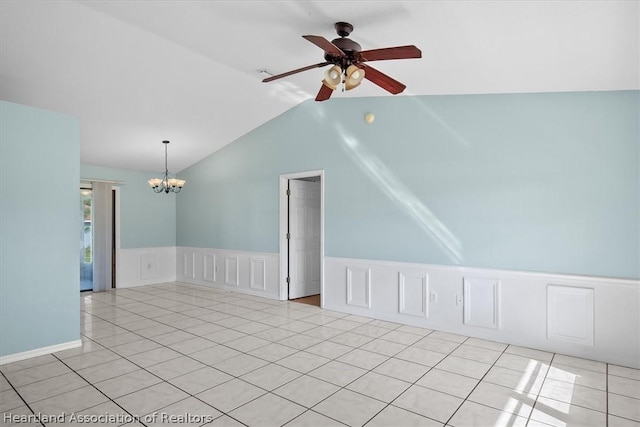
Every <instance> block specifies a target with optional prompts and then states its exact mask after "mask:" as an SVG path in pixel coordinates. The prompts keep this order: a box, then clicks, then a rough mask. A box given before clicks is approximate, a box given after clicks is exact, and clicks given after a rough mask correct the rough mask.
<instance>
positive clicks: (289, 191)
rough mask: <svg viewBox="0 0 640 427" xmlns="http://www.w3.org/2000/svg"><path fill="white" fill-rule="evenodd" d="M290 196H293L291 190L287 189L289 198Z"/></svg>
mask: <svg viewBox="0 0 640 427" xmlns="http://www.w3.org/2000/svg"><path fill="white" fill-rule="evenodd" d="M290 195H291V190H289V189H288V188H287V196H290Z"/></svg>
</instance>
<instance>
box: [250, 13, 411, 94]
mask: <svg viewBox="0 0 640 427" xmlns="http://www.w3.org/2000/svg"><path fill="white" fill-rule="evenodd" d="M334 28H335V29H336V32H337V33H338V35H339V36H340V37H339V38H336V39H334V40H332V41H329V40H327V39H325V38H324V37H322V36H309V35H308V36H302V37H303V38H305V39H306V40H308V41H310V42H311V43H313V44H315V45H316V46H318V47H319V48H320V49H322V50H324V59H325V61H324V62H320V63H318V64H313V65H309V66H306V67H302V68H298V69H296V70H291V71H287V72H286V73H282V74H277V75H275V76H271V77H267V78H266V79H264V80H262V81H263V82H264V83H267V82H271V81H273V80H277V79H281V78H283V77H287V76H290V75H292V74H297V73H301V72H303V71H307V70H311V69H313V68H320V67H324V66H325V65H333V67H331V68H330V69H329V70H327V71H326V72H325V74H324V80H323V81H322V86H321V87H320V91H319V92H318V95H317V96H316V101H326V100H327V99H329V98H330V97H331V94H332V93H333V91H334V90H336V89H337V87H338V85H340V84H341V83H342V84H343V85H344V89H346V90H351V89H353V88H355V87H357V86H358V85H360V83H361V82H362V79H367V80H369V81H370V82H372V83H375V84H377V85H378V86H380V87H381V88H382V89H384V90H386V91H387V92H390V93H392V94H393V95H397V94H399V93H401V92H402V91H403V90H404V89H405V88H406V86H405V85H404V84H402V83H400V82H399V81H397V80H395V79H393V78H391V77H389V76H388V75H386V74H384V73H382V72H380V71H378V70H376V69H375V68H373V67H371V66H370V65H367V64H365V62H370V61H383V60H388V59H409V58H422V52H421V51H420V49H418V48H417V47H415V46H413V45H407V46H396V47H387V48H382V49H372V50H362V47H361V46H360V44H358V43H357V42H355V41H353V40H351V39H349V38H348V37H347V36H348V35H349V34H351V32H352V31H353V25H351V24H349V23H347V22H337V23H336V24H335V25H334Z"/></svg>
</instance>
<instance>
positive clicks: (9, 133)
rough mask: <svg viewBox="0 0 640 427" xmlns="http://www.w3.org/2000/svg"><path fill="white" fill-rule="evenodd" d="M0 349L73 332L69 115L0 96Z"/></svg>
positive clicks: (74, 156)
mask: <svg viewBox="0 0 640 427" xmlns="http://www.w3.org/2000/svg"><path fill="white" fill-rule="evenodd" d="M0 123H1V124H0V355H2V356H5V355H9V354H15V353H21V352H24V351H28V350H32V349H36V348H41V347H47V346H51V345H56V344H61V343H68V342H71V341H75V340H78V339H80V320H79V319H80V307H79V289H80V278H79V257H80V253H79V241H80V233H81V210H80V194H79V190H78V182H79V179H80V145H79V127H78V121H77V120H76V119H75V118H72V117H69V116H65V115H62V114H58V113H52V112H49V111H44V110H40V109H36V108H31V107H26V106H23V105H18V104H13V103H9V102H4V101H0Z"/></svg>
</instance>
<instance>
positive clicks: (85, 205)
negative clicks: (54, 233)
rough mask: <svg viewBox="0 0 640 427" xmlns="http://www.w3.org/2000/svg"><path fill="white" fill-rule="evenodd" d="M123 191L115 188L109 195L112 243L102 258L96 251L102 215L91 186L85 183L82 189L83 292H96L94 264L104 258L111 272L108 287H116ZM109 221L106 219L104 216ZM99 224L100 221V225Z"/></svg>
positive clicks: (81, 258) (110, 237)
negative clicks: (98, 209) (97, 207)
mask: <svg viewBox="0 0 640 427" xmlns="http://www.w3.org/2000/svg"><path fill="white" fill-rule="evenodd" d="M118 190H119V188H118V187H112V188H111V191H110V193H109V197H110V199H111V202H110V204H109V205H110V206H109V207H107V209H109V210H110V212H109V215H107V216H106V218H109V223H110V227H109V229H110V232H109V235H108V236H106V238H107V241H108V242H109V248H110V249H108V253H107V254H106V255H105V254H102V255H101V252H103V251H100V250H96V247H95V227H96V218H97V217H98V216H99V215H98V214H99V212H96V210H95V209H96V206H95V203H94V197H93V188H92V185H91V183H83V184H82V186H81V187H80V209H81V218H82V224H81V227H82V228H81V232H80V292H86V291H93V290H94V263H95V262H98V261H100V260H96V256H97V257H100V256H104V257H105V258H108V259H109V264H110V265H109V267H108V268H109V270H110V271H111V274H110V280H109V282H108V284H107V286H108V287H110V288H112V289H113V288H115V287H116V259H117V256H118V250H117V248H118V243H119V242H118V235H119V229H118V226H119V221H118V217H119V209H118V205H119V191H118ZM100 216H101V217H105V215H104V214H103V215H100ZM98 222H99V221H98Z"/></svg>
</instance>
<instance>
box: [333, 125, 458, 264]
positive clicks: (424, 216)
mask: <svg viewBox="0 0 640 427" xmlns="http://www.w3.org/2000/svg"><path fill="white" fill-rule="evenodd" d="M336 130H337V132H338V135H339V136H340V142H341V143H342V147H343V148H344V150H345V151H346V152H347V154H348V155H349V156H350V157H351V159H352V160H353V161H354V162H355V163H356V164H357V165H358V166H359V167H360V169H362V171H363V172H365V173H366V174H367V176H368V177H369V178H370V179H371V180H372V181H373V182H374V183H376V184H377V185H378V187H379V188H380V189H381V190H382V191H383V192H384V194H385V195H386V196H387V197H388V198H389V199H390V200H391V201H392V202H394V203H395V205H396V206H398V207H399V208H401V209H402V211H403V212H404V213H405V214H407V215H408V216H409V217H410V218H411V219H413V220H414V221H415V223H416V224H418V226H420V228H421V229H422V230H423V231H424V232H425V233H426V234H427V235H428V236H429V237H430V238H431V239H432V240H433V241H434V242H435V243H436V244H437V245H438V246H439V247H440V249H441V250H442V251H443V252H444V253H445V254H446V255H447V256H448V257H449V259H451V261H452V262H453V263H455V264H460V263H461V262H462V259H463V257H462V244H461V243H460V241H459V240H458V239H457V238H456V237H455V236H454V235H453V233H451V231H449V229H448V228H447V227H446V226H445V225H444V224H443V223H442V222H441V221H440V220H439V219H438V218H437V217H436V216H435V215H434V214H433V212H431V211H430V210H429V208H427V207H426V206H425V205H424V203H422V202H421V201H420V199H418V197H416V195H415V194H413V193H412V192H411V190H409V189H408V188H407V187H406V186H405V185H404V184H403V183H402V182H401V181H400V180H399V179H398V178H397V177H396V176H395V175H394V174H393V172H391V171H390V170H389V169H388V168H387V167H386V166H385V164H384V163H383V162H382V161H381V160H380V159H378V158H377V157H376V156H375V155H373V154H372V153H370V152H369V151H368V150H367V149H366V148H365V147H364V146H363V145H362V144H360V143H359V142H358V140H357V139H356V138H355V137H353V136H351V135H349V134H348V133H347V132H346V131H345V129H344V128H343V127H342V125H341V124H337V125H336Z"/></svg>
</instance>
